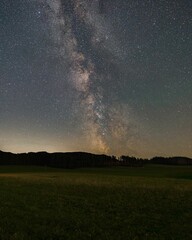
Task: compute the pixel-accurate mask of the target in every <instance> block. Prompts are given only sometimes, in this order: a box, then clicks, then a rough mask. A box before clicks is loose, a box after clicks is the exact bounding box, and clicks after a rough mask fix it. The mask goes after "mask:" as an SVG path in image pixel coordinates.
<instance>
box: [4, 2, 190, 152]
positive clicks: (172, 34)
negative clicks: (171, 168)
mask: <svg viewBox="0 0 192 240" xmlns="http://www.w3.org/2000/svg"><path fill="white" fill-rule="evenodd" d="M191 37H192V4H191V2H190V1H187V0H185V1H183V2H182V3H180V2H178V1H172V2H171V3H170V1H166V0H164V1H159V2H157V1H152V0H151V1H145V0H144V1H126V0H122V1H116V0H112V1H108V0H106V1H104V0H93V1H89V0H33V1H29V0H27V1H23V0H18V1H16V2H9V3H7V1H5V0H2V1H1V3H0V40H1V45H0V64H1V68H0V69H1V70H0V72H1V75H0V102H1V106H0V115H1V119H0V132H1V135H0V149H2V150H7V151H14V152H22V151H39V150H46V151H50V152H51V151H90V152H94V153H107V154H115V155H120V154H127V155H135V156H142V157H150V156H154V155H163V156H166V155H171V156H172V155H186V156H191V152H192V146H191V141H190V139H192V124H191V119H192V111H191V110H192V109H191V108H192V65H191V57H192V56H191V55H192V43H191V41H190V39H191Z"/></svg>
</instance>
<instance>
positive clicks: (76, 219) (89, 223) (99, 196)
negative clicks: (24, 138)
mask: <svg viewBox="0 0 192 240" xmlns="http://www.w3.org/2000/svg"><path fill="white" fill-rule="evenodd" d="M191 224H192V167H173V166H152V165H151V166H150V165H148V166H145V167H143V168H126V167H125V168H107V169H76V170H61V169H51V168H44V167H14V166H9V167H5V166H0V240H13V239H14V240H16V239H17V240H22V239H24V240H28V239H34V240H39V239H41V240H42V239H45V240H59V239H62V240H67V239H69V240H78V239H80V240H81V239H93V240H94V239H97V240H102V239H105V240H107V239H109V240H113V239H114V240H118V239H122V240H129V239H130V240H137V239H138V240H143V239H147V240H156V239H159V240H163V239H167V240H173V239H178V240H183V239H184V240H190V239H192V228H191Z"/></svg>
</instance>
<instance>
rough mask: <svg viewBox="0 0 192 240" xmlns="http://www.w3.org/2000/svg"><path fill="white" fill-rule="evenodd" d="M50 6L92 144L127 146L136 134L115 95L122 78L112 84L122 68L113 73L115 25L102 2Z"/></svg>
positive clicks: (54, 33)
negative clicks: (108, 20)
mask: <svg viewBox="0 0 192 240" xmlns="http://www.w3.org/2000/svg"><path fill="white" fill-rule="evenodd" d="M47 6H48V7H49V8H48V10H47V15H48V18H49V20H50V26H51V30H52V38H53V42H54V45H55V47H56V48H57V51H56V52H55V54H56V55H58V56H59V57H62V58H63V61H67V62H68V63H69V66H70V67H69V75H68V81H69V82H70V83H71V84H72V86H73V87H74V88H75V90H76V91H77V92H76V94H77V95H78V100H79V102H78V104H77V105H76V106H75V107H76V108H78V109H79V110H80V111H81V114H82V123H81V122H80V121H79V124H82V130H83V131H82V134H85V135H86V137H87V138H88V142H89V145H90V146H89V147H90V149H91V150H93V151H97V152H98V151H99V152H101V153H108V152H112V151H114V152H116V151H117V150H118V149H122V148H125V146H126V147H127V148H128V145H129V138H130V137H129V136H130V135H131V134H132V129H131V127H130V124H129V120H130V119H129V116H127V118H125V116H123V114H124V113H123V108H122V107H121V106H120V104H119V106H118V107H117V106H115V104H114V103H113V101H114V99H115V96H116V92H115V91H116V89H113V87H115V88H118V84H117V86H110V83H114V81H112V78H114V77H117V75H118V70H115V71H116V72H115V74H113V73H114V68H116V67H118V66H116V63H114V62H113V59H114V58H115V55H116V54H117V53H118V54H120V51H121V50H120V49H118V46H117V44H116V43H117V40H116V41H115V39H114V38H115V37H114V36H113V34H112V33H111V31H112V26H111V25H110V24H109V23H108V22H107V21H106V19H105V17H104V16H103V11H104V10H103V9H104V3H103V2H102V1H93V2H90V1H79V0H77V1H62V0H57V1H47ZM110 30H111V31H110ZM101 53H102V55H101ZM66 56H67V57H66ZM65 58H67V59H66V60H65ZM61 61H62V60H61ZM105 81H107V82H108V85H109V87H110V88H111V92H110V93H109V91H107V93H105V87H104V84H105ZM117 82H118V81H117ZM107 94H108V95H107ZM107 102H110V104H107ZM111 138H112V142H113V144H112V142H110V139H111ZM112 145H113V148H112ZM115 146H118V149H117V148H116V147H115Z"/></svg>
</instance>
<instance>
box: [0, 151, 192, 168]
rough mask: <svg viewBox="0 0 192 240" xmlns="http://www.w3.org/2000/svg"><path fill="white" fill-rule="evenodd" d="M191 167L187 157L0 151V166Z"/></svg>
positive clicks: (190, 161)
mask: <svg viewBox="0 0 192 240" xmlns="http://www.w3.org/2000/svg"><path fill="white" fill-rule="evenodd" d="M148 163H152V164H167V165H192V159H191V158H187V157H170V158H164V157H154V158H152V159H142V158H135V157H129V156H121V157H119V158H116V157H115V156H107V155H104V154H102V155H98V154H92V153H86V152H67V153H59V152H57V153H47V152H37V153H33V152H29V153H19V154H14V153H10V152H2V151H0V165H36V166H47V167H57V168H82V167H112V166H130V167H141V166H143V165H144V164H148Z"/></svg>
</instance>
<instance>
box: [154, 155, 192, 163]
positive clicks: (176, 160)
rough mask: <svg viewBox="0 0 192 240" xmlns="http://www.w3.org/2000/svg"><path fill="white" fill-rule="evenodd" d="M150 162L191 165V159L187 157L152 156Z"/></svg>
mask: <svg viewBox="0 0 192 240" xmlns="http://www.w3.org/2000/svg"><path fill="white" fill-rule="evenodd" d="M150 162H151V163H153V164H166V165H192V159H191V158H187V157H166V158H165V157H154V158H152V159H151V160H150Z"/></svg>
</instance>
